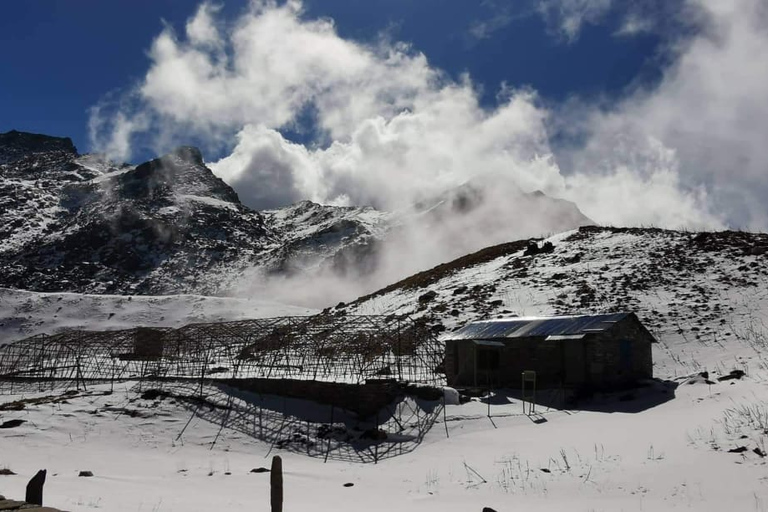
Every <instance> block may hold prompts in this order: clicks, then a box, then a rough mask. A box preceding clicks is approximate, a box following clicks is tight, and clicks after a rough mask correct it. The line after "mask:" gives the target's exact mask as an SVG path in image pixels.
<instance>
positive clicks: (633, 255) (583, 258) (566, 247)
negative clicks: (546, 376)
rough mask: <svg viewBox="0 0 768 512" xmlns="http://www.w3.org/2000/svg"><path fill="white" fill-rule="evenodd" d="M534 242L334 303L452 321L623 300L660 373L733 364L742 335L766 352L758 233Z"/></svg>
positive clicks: (442, 323) (439, 323)
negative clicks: (643, 331)
mask: <svg viewBox="0 0 768 512" xmlns="http://www.w3.org/2000/svg"><path fill="white" fill-rule="evenodd" d="M534 243H535V244H536V245H535V247H536V248H537V249H538V250H534V251H531V250H530V249H529V242H528V241H527V240H523V241H519V242H513V243H507V244H502V245H498V246H494V247H489V248H486V249H483V250H482V251H479V252H477V253H473V254H470V255H467V256H464V257H462V258H459V259H456V260H454V261H451V262H448V263H445V264H442V265H439V266H437V267H435V268H433V269H431V270H428V271H425V272H421V273H418V274H415V275H413V276H411V277H408V278H406V279H404V280H402V281H400V282H398V283H395V284H393V285H390V286H388V287H386V288H383V289H381V290H379V291H378V292H375V293H373V294H370V295H367V296H364V297H361V298H359V299H357V300H356V301H354V302H351V303H350V304H348V305H346V306H344V307H339V308H336V309H335V311H337V312H338V313H346V314H356V313H365V314H370V313H378V314H409V315H413V316H417V317H420V316H427V317H431V318H433V319H434V322H435V325H436V328H437V329H449V330H450V329H455V328H456V327H458V326H460V325H462V324H464V323H465V322H468V321H471V320H475V319H482V318H489V317H495V316H504V315H513V316H532V315H533V316H535V315H555V314H577V313H591V312H612V311H625V310H627V311H635V312H637V314H638V315H639V317H640V318H641V320H642V321H643V322H644V323H645V325H646V326H647V327H648V328H649V329H650V330H651V331H652V332H653V333H654V334H655V335H656V337H657V339H658V340H659V341H660V343H659V345H658V346H657V347H656V350H655V351H654V360H655V363H656V371H657V374H658V375H659V376H660V377H668V376H672V375H675V374H679V373H686V372H688V373H690V372H691V371H695V370H698V369H700V368H706V367H709V368H710V369H711V368H712V367H713V365H715V364H734V363H735V362H734V361H733V360H732V357H731V356H730V354H731V353H732V352H733V351H738V350H739V349H740V348H743V347H746V348H748V349H750V350H749V352H751V355H750V358H754V360H755V363H753V364H764V363H763V361H768V354H766V353H764V350H763V349H764V348H768V328H766V325H765V322H766V321H768V279H766V277H767V276H768V235H766V234H760V233H746V232H733V231H725V232H715V233H690V232H681V231H666V230H661V229H640V228H600V227H583V228H580V229H578V230H574V231H569V232H565V233H561V234H558V235H555V236H552V237H550V238H547V239H546V240H538V241H534ZM545 244H551V248H550V250H546V249H542V248H543V247H544V246H545ZM694 348H695V355H693V352H692V351H693V349H694ZM726 361H728V363H726ZM744 363H745V364H746V361H744ZM739 364H741V362H740V363H739Z"/></svg>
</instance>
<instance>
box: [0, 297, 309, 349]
mask: <svg viewBox="0 0 768 512" xmlns="http://www.w3.org/2000/svg"><path fill="white" fill-rule="evenodd" d="M314 313H316V311H314V310H312V309H308V308H302V307H298V306H291V305H288V304H282V303H279V302H276V301H272V300H268V299H236V298H228V297H206V296H202V295H168V296H144V295H134V296H125V295H88V294H80V293H40V292H28V291H21V290H12V289H9V288H0V344H4V343H10V342H12V341H16V340H19V339H23V338H27V337H29V336H34V335H35V334H53V333H55V332H58V331H61V330H63V329H83V330H107V329H127V328H131V327H136V326H157V327H180V326H182V325H186V324H190V323H196V322H220V321H226V320H243V319H247V318H268V317H275V316H289V315H310V314H314Z"/></svg>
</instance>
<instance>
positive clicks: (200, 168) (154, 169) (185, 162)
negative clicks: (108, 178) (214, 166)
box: [118, 146, 240, 204]
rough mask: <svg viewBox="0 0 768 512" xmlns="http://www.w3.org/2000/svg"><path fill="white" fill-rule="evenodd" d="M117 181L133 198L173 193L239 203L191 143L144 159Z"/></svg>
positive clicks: (233, 193) (232, 191)
mask: <svg viewBox="0 0 768 512" xmlns="http://www.w3.org/2000/svg"><path fill="white" fill-rule="evenodd" d="M118 183H119V186H120V188H121V190H122V192H123V194H124V195H125V197H130V198H134V199H137V198H154V197H157V196H159V195H164V194H167V193H174V194H177V195H178V194H180V195H192V196H201V197H213V198H215V199H220V200H222V201H226V202H229V203H234V204H240V199H239V198H238V196H237V193H236V192H235V191H234V189H232V187H230V186H229V185H227V184H226V183H225V182H224V181H223V180H222V179H221V178H219V177H217V176H216V175H214V174H213V171H211V170H210V169H209V168H208V167H206V166H205V163H204V162H203V155H202V153H201V152H200V150H199V149H198V148H196V147H192V146H181V147H178V148H176V149H174V150H173V151H171V152H170V153H168V154H167V155H164V156H161V157H160V158H155V159H154V160H150V161H148V162H144V163H143V164H140V165H138V166H136V168H135V169H133V170H132V171H130V172H127V173H125V174H122V175H120V176H119V177H118Z"/></svg>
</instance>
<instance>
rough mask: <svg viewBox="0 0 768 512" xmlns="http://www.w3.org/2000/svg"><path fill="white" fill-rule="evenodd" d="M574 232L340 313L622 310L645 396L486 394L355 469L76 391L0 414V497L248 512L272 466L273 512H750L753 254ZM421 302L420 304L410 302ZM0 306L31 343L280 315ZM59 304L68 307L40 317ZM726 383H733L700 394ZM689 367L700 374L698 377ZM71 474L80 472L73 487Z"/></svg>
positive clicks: (757, 430)
mask: <svg viewBox="0 0 768 512" xmlns="http://www.w3.org/2000/svg"><path fill="white" fill-rule="evenodd" d="M576 235H578V236H576ZM582 235H584V236H581V235H580V234H579V233H577V232H571V233H566V234H563V235H558V236H556V237H553V238H551V239H550V241H552V242H553V244H554V245H555V248H554V251H553V252H551V253H544V254H539V255H536V256H535V257H534V258H528V257H524V256H523V255H522V250H520V251H513V252H511V253H509V254H503V255H501V256H499V257H495V258H490V259H487V260H484V261H483V262H482V263H480V264H476V265H468V266H462V267H460V268H459V267H457V268H454V269H451V270H450V271H448V272H446V273H443V274H439V275H438V274H436V275H435V276H433V277H431V278H430V280H428V281H427V284H426V285H425V286H420V287H414V288H409V287H407V286H406V287H396V288H395V289H393V290H391V291H389V292H386V293H382V294H380V295H377V296H375V297H372V298H370V299H367V300H364V301H362V302H359V303H356V304H353V305H350V306H347V310H348V311H349V312H357V313H392V312H407V313H410V314H415V315H420V314H430V313H435V312H439V311H440V310H441V309H442V310H443V312H442V314H441V318H442V319H444V323H445V325H446V327H447V328H449V329H451V328H453V327H455V326H456V325H460V324H461V323H462V322H464V321H468V320H471V319H473V318H476V317H482V316H483V315H500V314H512V313H518V314H525V315H532V314H539V315H540V314H554V313H564V312H577V311H579V312H581V311H584V312H586V311H601V310H608V309H611V308H614V307H622V308H625V309H628V310H633V311H637V312H638V314H639V316H640V317H641V318H643V320H644V321H645V322H646V324H647V325H648V326H649V327H650V328H651V330H652V331H653V333H654V334H655V335H656V337H657V338H658V340H659V343H658V344H656V345H655V346H654V348H653V357H654V374H655V377H656V378H657V379H660V381H659V382H656V383H655V384H653V385H652V386H650V387H647V388H642V389H640V390H637V391H635V392H633V393H630V394H619V395H616V396H611V397H597V398H595V399H594V400H593V401H590V402H585V403H581V404H579V405H577V406H569V407H571V408H570V409H564V408H552V409H548V408H547V406H546V405H544V404H543V402H546V401H547V398H549V396H548V395H547V394H545V393H541V394H540V400H539V401H540V402H541V404H540V405H539V406H538V407H537V413H539V414H537V415H536V416H534V417H529V416H526V415H523V414H522V404H521V402H520V400H519V399H518V398H516V397H515V396H512V395H509V396H508V395H504V394H502V393H499V394H497V395H496V396H494V397H493V400H492V401H491V402H492V405H491V408H490V410H491V417H490V418H489V417H488V416H487V412H488V408H487V405H486V404H485V403H482V402H480V401H472V402H469V403H466V404H462V405H448V406H447V407H446V411H445V412H446V415H445V420H444V417H443V415H442V414H438V415H437V419H436V423H435V424H434V425H433V426H432V428H431V429H430V430H429V431H428V433H427V434H426V436H425V437H424V439H423V441H422V443H421V444H420V445H419V446H418V447H417V448H416V449H415V450H412V451H406V453H403V454H402V455H398V456H396V457H391V458H387V459H384V460H381V461H379V462H378V463H377V464H372V463H367V464H363V463H361V462H350V461H347V460H342V459H340V458H334V457H329V459H328V461H327V462H324V459H323V458H322V457H313V456H309V455H307V454H306V453H303V452H302V451H301V450H289V449H279V448H278V447H277V446H272V445H271V444H270V443H269V442H266V441H264V440H260V438H259V437H258V436H252V435H248V434H247V429H246V431H244V429H243V428H236V426H235V425H234V420H228V421H229V423H228V424H226V425H225V426H224V428H223V429H222V430H221V434H220V436H219V437H218V439H217V435H219V430H220V428H221V426H222V425H221V418H222V416H221V415H218V416H217V415H212V414H204V413H198V414H197V415H195V416H194V417H193V416H192V411H193V410H194V409H193V408H190V407H189V405H188V404H185V403H184V402H183V401H179V400H175V399H172V398H168V397H166V398H164V399H161V400H142V399H140V398H138V395H137V394H136V393H133V392H131V391H130V389H131V388H132V387H133V386H134V383H121V384H119V385H118V386H117V387H116V389H115V392H114V393H113V394H103V392H104V391H106V390H107V389H108V387H107V386H101V385H100V386H93V387H89V389H88V392H87V393H80V394H79V395H74V396H67V397H64V398H65V400H66V401H61V400H59V399H53V400H52V399H47V400H43V401H41V402H39V403H37V404H33V403H29V404H28V405H27V406H26V407H25V408H24V409H23V410H2V409H3V408H2V406H0V423H2V422H5V421H8V420H12V419H21V420H25V423H23V424H21V425H20V426H18V427H16V428H12V429H0V468H2V467H7V468H9V469H11V470H12V471H14V472H16V473H18V475H15V476H14V475H11V476H0V494H4V495H6V496H9V497H16V498H18V497H22V496H23V493H24V487H25V485H26V482H27V481H28V479H29V478H30V477H31V476H32V475H33V474H34V473H35V472H36V471H37V470H38V469H41V468H47V469H48V472H49V480H48V483H47V484H46V502H47V503H48V504H50V505H52V506H58V507H60V508H64V509H69V510H73V511H81V510H92V509H96V510H109V511H131V512H135V511H157V512H168V511H184V512H194V511H210V510H266V509H267V506H268V500H269V475H268V473H250V470H251V469H253V468H258V467H260V466H264V467H269V464H270V458H271V456H272V455H274V454H280V455H281V456H282V457H283V466H284V470H285V510H288V511H309V510H313V511H314V510H329V511H330V510H333V511H353V510H354V511H359V510H366V511H385V510H386V511H389V510H414V511H424V512H430V511H434V512H438V511H439V512H446V511H448V512H450V511H457V512H458V511H467V510H470V511H471V510H476V511H478V512H479V511H480V510H482V508H483V507H492V508H494V509H495V510H497V511H499V512H504V511H511V510H531V511H558V510H568V511H584V512H592V511H594V512H597V511H606V512H607V511H617V510H623V511H640V510H644V511H665V510H697V511H710V510H711V511H721V510H731V511H756V512H761V511H768V465H767V464H766V461H768V457H765V458H764V457H763V456H762V455H761V454H764V453H765V452H766V451H768V448H767V447H766V446H765V445H766V439H768V363H767V362H768V358H766V350H767V349H768V329H766V327H765V326H766V325H768V324H766V322H768V285H767V284H766V272H767V271H768V263H767V260H766V258H768V256H766V254H765V253H760V251H762V249H761V247H762V246H761V245H759V244H758V245H755V244H756V243H758V242H759V243H760V244H762V243H764V242H763V241H761V240H762V239H760V240H757V239H755V240H752V239H750V240H751V241H749V243H747V244H746V245H744V244H742V243H741V242H738V243H737V240H736V238H739V237H741V236H742V235H740V234H734V235H732V237H735V238H734V239H733V240H731V239H730V238H729V239H728V240H725V241H722V240H721V241H719V242H718V241H711V240H710V241H707V239H706V237H704V238H698V239H697V238H696V235H695V234H692V233H678V232H653V231H644V230H639V231H627V232H610V231H594V232H590V233H586V234H583V233H582ZM728 236H731V235H728ZM744 236H746V235H744ZM718 244H719V245H718ZM734 244H735V245H734ZM750 244H751V245H750ZM720 246H722V247H720ZM731 246H733V248H730V247H731ZM718 247H720V248H719V249H718ZM464 286H466V287H467V288H466V290H464V291H459V292H458V293H456V292H455V291H456V290H461V289H462V287H464ZM474 287H477V288H474ZM473 290H474V291H473ZM427 291H435V292H436V296H435V297H434V298H433V299H432V300H431V301H429V302H426V303H425V302H424V301H419V300H418V298H419V297H420V296H421V295H423V294H424V293H425V292H427ZM0 296H1V297H3V310H2V311H3V316H4V317H5V318H9V317H10V316H14V317H23V316H24V314H25V312H24V307H26V308H29V309H28V311H35V313H34V315H36V316H34V318H37V319H38V320H34V321H33V320H30V319H26V321H27V322H31V323H30V324H29V325H32V328H29V332H30V333H31V332H33V331H34V332H37V331H42V330H46V329H48V328H49V327H50V326H53V325H54V324H53V323H52V322H58V321H60V320H59V319H58V318H54V319H51V318H49V317H50V316H51V315H53V314H59V315H60V316H59V318H62V317H61V312H63V311H69V313H67V314H66V315H65V317H64V318H68V319H69V320H67V321H66V322H65V321H64V320H61V322H63V323H61V324H58V325H60V326H64V325H66V324H67V322H71V323H73V324H74V323H76V322H77V321H78V319H80V320H79V321H80V322H83V318H87V319H89V320H88V322H93V325H95V326H97V325H103V326H106V325H109V326H114V327H118V326H123V325H128V324H130V323H132V322H137V323H141V322H145V323H149V322H148V321H147V319H150V318H151V319H153V320H152V322H157V321H159V320H158V318H160V317H159V316H157V315H158V313H157V312H158V311H161V308H163V307H165V308H167V310H168V311H169V313H167V314H165V315H161V316H164V317H165V318H164V319H163V320H162V321H164V322H165V321H168V323H167V324H166V325H177V323H176V322H178V323H186V322H188V321H191V320H186V318H187V316H195V315H206V316H205V318H206V319H216V317H217V316H220V317H221V318H239V316H237V315H240V314H242V315H243V316H248V315H247V314H246V313H253V311H258V312H261V311H264V312H265V314H264V315H263V316H271V315H274V314H276V313H278V312H283V311H287V310H283V309H280V308H281V307H280V306H276V305H274V304H272V305H271V306H270V305H268V304H267V305H263V306H262V307H263V308H265V309H263V310H261V309H259V306H258V304H257V303H249V302H241V301H230V300H229V299H210V302H209V299H208V298H200V297H187V298H178V297H177V298H150V297H144V298H137V297H133V298H132V299H131V300H130V301H128V299H127V298H125V297H123V298H108V297H107V298H105V297H91V296H81V295H73V296H69V295H67V294H26V293H25V292H10V291H5V292H4V293H3V294H2V295H0ZM59 297H61V299H59ZM100 300H103V301H105V302H103V303H101V302H99V301H100ZM119 301H123V302H119ZM134 301H147V302H146V305H145V306H144V307H145V309H142V310H141V311H140V312H133V313H130V314H129V313H128V312H127V311H131V310H132V308H133V307H134V306H129V305H126V303H128V304H130V303H133V302H134ZM164 301H168V302H167V304H166V303H165V302H164ZM217 301H218V302H217ZM495 301H498V302H495ZM57 303H58V305H57ZM60 303H65V304H68V305H67V306H66V307H62V309H61V310H60V311H59V312H58V313H57V311H56V310H57V309H58V307H59V306H60V305H61V304H60ZM136 303H137V304H138V303H139V302H136ZM491 303H493V304H496V306H493V307H489V305H490V304H491ZM25 304H27V306H24V305H25ZM78 304H81V305H78ZM99 304H100V305H99ZM182 304H186V305H185V306H183V307H182V306H181V305H182ZM216 304H218V306H216ZM236 304H242V307H241V308H238V307H237V306H235V305H236ZM249 304H250V305H249ZM41 305H42V306H41ZM118 305H119V306H120V307H118ZM217 307H218V309H216V308H217ZM270 307H274V308H276V309H273V310H269V308H270ZM121 308H123V309H124V310H125V311H122V310H121ZM185 308H186V309H185ZM453 309H456V311H457V314H456V315H455V316H454V315H452V314H451V312H452V310H453ZM6 311H14V313H13V315H11V314H9V313H6ZM121 311H122V312H121ZM170 311H177V313H173V314H171V313H170ZM178 311H181V312H178ZM505 311H506V313H505ZM113 312H114V313H115V315H114V316H113V317H112V318H111V319H110V318H108V317H109V314H110V313H113ZM27 314H29V313H27ZM121 315H122V316H121ZM143 315H146V316H143ZM35 322H40V323H39V325H34V324H35ZM46 322H51V323H46ZM98 322H101V324H98ZM118 322H123V323H122V324H119V325H118ZM3 328H4V331H2V332H3V333H6V332H10V330H12V329H11V328H9V327H7V324H6V326H4V327H3ZM35 329H37V331H35ZM732 370H742V371H744V372H746V375H745V376H744V377H743V378H741V379H730V380H723V381H719V380H718V377H722V376H726V375H727V374H729V373H730V372H731V371H732ZM703 371H707V372H708V374H707V377H703V376H700V375H698V372H703ZM6 391H7V390H6ZM665 391H666V392H665ZM207 392H209V393H213V391H212V390H207ZM15 393H16V394H13V395H11V394H0V404H1V403H7V402H10V401H13V400H19V399H21V398H25V399H30V398H34V397H37V396H40V395H50V394H51V392H50V391H44V392H42V393H39V392H37V391H30V392H28V393H26V394H24V396H23V397H22V396H21V395H19V392H18V390H16V392H15ZM190 418H192V420H191V422H190V423H189V425H188V426H187V427H186V429H185V430H184V428H185V425H186V424H187V422H188V421H189V420H190ZM239 419H240V420H248V419H249V418H248V416H247V415H245V416H239ZM250 419H252V418H250ZM534 420H536V421H534ZM542 420H545V421H542ZM182 430H184V433H183V435H182V436H181V438H179V439H177V436H178V435H179V433H181V432H182ZM446 430H447V433H446ZM390 439H395V437H394V436H393V437H392V438H390ZM214 440H216V443H215V445H213V446H212V443H213V441H214ZM388 442H392V441H391V440H387V441H385V443H388ZM741 447H743V448H744V450H743V451H741V452H740V453H729V451H728V450H733V449H739V448H741ZM758 452H759V453H758ZM81 470H90V471H93V473H94V475H95V476H94V477H92V478H79V477H78V476H77V474H78V471H81ZM226 473H230V474H226ZM345 483H353V484H354V486H351V487H345V486H344V484H345Z"/></svg>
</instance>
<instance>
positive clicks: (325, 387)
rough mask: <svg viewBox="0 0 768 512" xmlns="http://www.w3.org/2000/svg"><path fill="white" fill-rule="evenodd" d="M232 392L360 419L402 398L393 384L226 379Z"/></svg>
mask: <svg viewBox="0 0 768 512" xmlns="http://www.w3.org/2000/svg"><path fill="white" fill-rule="evenodd" d="M218 382H223V383H225V384H227V385H229V386H232V387H233V388H237V389H242V390H244V391H250V392H254V393H262V394H267V395H277V396H285V397H289V398H300V399H305V400H312V401H313V402H318V403H321V404H327V405H333V406H334V407H339V408H342V409H346V410H348V411H351V412H354V413H355V414H357V415H358V417H360V418H361V419H363V418H367V417H370V416H373V415H374V414H376V413H377V412H378V411H380V410H381V409H382V408H384V407H386V406H387V405H389V404H391V403H392V402H393V401H394V400H395V399H396V398H397V397H398V396H401V395H402V394H403V390H402V388H401V386H400V385H398V384H397V383H396V382H394V381H390V380H381V381H368V382H366V383H365V384H344V383H338V382H323V381H314V380H297V379H226V380H220V381H218Z"/></svg>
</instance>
